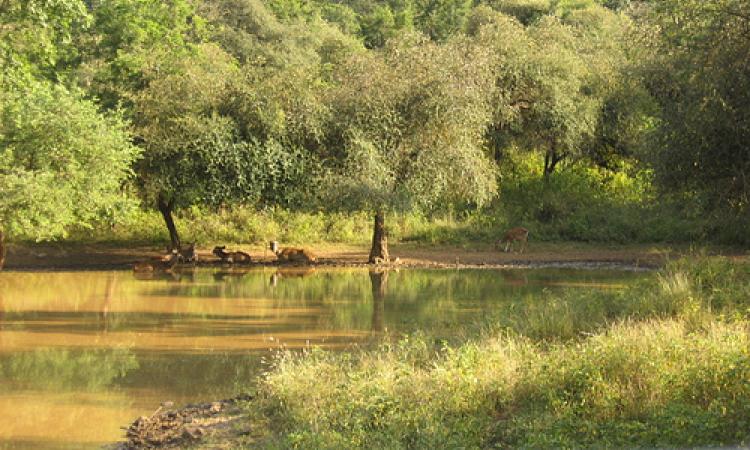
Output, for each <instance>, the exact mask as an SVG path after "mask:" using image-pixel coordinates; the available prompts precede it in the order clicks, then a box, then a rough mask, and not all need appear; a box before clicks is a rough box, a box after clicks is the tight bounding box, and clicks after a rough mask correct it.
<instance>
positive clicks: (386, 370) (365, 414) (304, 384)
mask: <svg viewBox="0 0 750 450" xmlns="http://www.w3.org/2000/svg"><path fill="white" fill-rule="evenodd" d="M543 300H544V301H543V302H542V303H540V302H536V305H535V306H531V302H529V305H521V306H520V307H517V308H518V309H516V310H515V311H510V310H506V311H499V312H498V315H497V317H494V318H488V319H487V321H486V323H485V324H484V326H483V327H481V328H480V329H481V331H478V332H476V333H475V334H474V336H473V337H470V338H468V339H466V340H465V341H464V342H463V343H459V344H455V345H448V344H445V343H444V342H442V343H436V342H438V341H436V340H435V339H433V338H431V337H430V336H427V335H424V334H420V333H417V334H413V335H409V336H405V337H403V338H401V339H398V340H385V341H384V343H383V344H382V345H380V346H379V347H378V348H376V349H373V350H360V351H355V352H350V353H335V352H325V351H321V350H313V351H310V352H307V353H305V354H302V355H300V354H295V353H280V354H279V355H278V356H277V357H276V359H275V360H274V364H273V367H272V368H271V369H270V370H269V371H268V372H267V373H266V374H265V375H264V376H263V377H261V378H260V379H259V381H258V388H257V389H258V396H257V398H256V400H255V401H253V402H252V403H251V404H250V405H249V411H251V412H250V413H249V416H250V417H251V418H253V419H254V420H256V421H257V423H262V424H265V425H264V430H265V438H264V440H263V441H262V442H263V445H264V446H265V447H266V448H304V449H307V448H310V449H313V448H315V449H326V448H330V449H338V448H362V449H366V448H385V449H402V448H404V449H405V448H418V449H422V448H438V449H443V448H445V449H449V448H450V449H453V448H519V447H521V448H523V447H532V448H576V447H684V446H718V445H745V444H748V443H750V321H748V318H749V317H750V268H749V267H748V265H747V264H742V263H736V262H732V261H729V260H727V259H723V258H706V257H695V258H693V259H692V260H689V259H684V260H680V261H677V262H674V263H672V264H670V265H669V266H668V267H667V268H666V269H665V270H664V271H662V272H660V273H659V274H656V275H655V276H654V277H652V278H650V279H648V280H646V281H643V282H641V283H639V284H636V285H634V286H632V287H630V288H627V289H624V290H622V291H619V292H600V293H597V294H594V295H590V296H587V295H586V294H580V293H571V292H564V293H561V294H559V295H557V294H555V295H553V294H548V296H547V298H545V299H543ZM542 305H544V307H542ZM509 316H513V317H509ZM503 318H504V319H503ZM249 420H250V419H249ZM255 445H257V443H256V444H255Z"/></svg>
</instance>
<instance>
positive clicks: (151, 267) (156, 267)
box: [133, 249, 181, 273]
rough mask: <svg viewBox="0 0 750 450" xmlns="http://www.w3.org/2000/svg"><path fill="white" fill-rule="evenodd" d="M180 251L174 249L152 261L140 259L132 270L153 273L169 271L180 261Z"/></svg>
mask: <svg viewBox="0 0 750 450" xmlns="http://www.w3.org/2000/svg"><path fill="white" fill-rule="evenodd" d="M180 257H181V256H180V252H178V251H177V250H176V249H175V250H172V253H171V254H169V255H166V256H163V257H161V258H157V259H154V260H152V261H142V262H138V263H135V264H134V265H133V272H138V273H153V272H170V271H171V270H172V269H174V267H175V266H176V265H177V263H178V262H179V261H180Z"/></svg>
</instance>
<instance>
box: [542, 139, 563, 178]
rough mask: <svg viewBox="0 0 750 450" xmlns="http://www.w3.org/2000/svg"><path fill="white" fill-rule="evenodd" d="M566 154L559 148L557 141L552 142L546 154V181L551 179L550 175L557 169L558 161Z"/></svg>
mask: <svg viewBox="0 0 750 450" xmlns="http://www.w3.org/2000/svg"><path fill="white" fill-rule="evenodd" d="M563 157H564V155H562V154H560V153H559V152H558V150H557V143H556V142H552V143H550V146H549V148H548V149H547V152H546V153H545V154H544V181H545V182H546V181H547V180H549V177H550V175H552V173H553V172H554V171H555V167H557V163H559V162H560V161H562V160H563Z"/></svg>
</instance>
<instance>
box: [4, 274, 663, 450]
mask: <svg viewBox="0 0 750 450" xmlns="http://www.w3.org/2000/svg"><path fill="white" fill-rule="evenodd" d="M645 276H648V275H647V274H644V273H635V272H627V271H613V270H571V269H540V270H460V271H457V270H427V269H410V270H401V271H398V272H393V271H392V272H390V273H389V274H388V275H382V274H375V273H369V272H368V271H367V270H366V269H339V270H306V269H299V268H298V269H284V270H276V269H274V268H262V269H252V270H246V271H241V270H224V269H222V270H216V269H213V270H209V269H198V270H192V271H183V272H181V273H178V274H175V275H161V276H159V275H157V276H146V277H136V276H135V275H134V274H133V273H132V272H130V271H109V272H93V271H88V272H0V449H4V448H34V449H53V448H54V449H62V448H66V449H67V448H70V449H81V448H99V447H100V446H102V445H103V444H106V443H111V442H114V441H117V440H119V439H120V438H121V437H122V430H121V427H122V426H124V425H127V424H128V423H130V422H131V421H132V420H133V419H134V418H136V417H138V416H141V415H149V414H151V413H153V412H154V410H155V409H156V408H157V407H158V405H159V403H160V402H162V401H174V402H175V403H176V404H177V405H180V404H184V403H192V402H202V401H210V400H215V399H219V398H226V397H229V396H232V395H235V394H238V393H240V392H242V391H243V390H245V389H247V387H248V386H250V385H251V384H252V381H253V379H254V377H256V376H257V375H258V374H259V373H260V372H261V371H262V370H264V368H265V367H266V366H265V362H264V361H266V360H267V359H268V357H269V355H270V353H269V352H270V351H273V350H274V349H278V348H291V349H297V348H303V347H307V346H323V347H326V348H331V349H337V350H343V351H345V350H346V348H347V347H349V346H350V345H351V344H353V343H357V344H360V345H367V344H368V343H371V342H375V341H377V340H378V339H380V338H382V336H383V335H384V334H388V335H389V336H393V335H398V334H399V333H401V332H412V331H416V330H420V329H426V330H429V331H430V332H431V333H434V334H436V335H438V336H440V335H445V336H446V337H449V336H451V335H454V334H455V333H457V332H458V331H459V330H461V329H462V328H463V327H465V326H466V325H467V324H470V323H472V322H476V321H477V320H479V319H482V318H484V317H486V316H487V314H488V313H490V312H491V311H493V310H494V309H496V308H497V307H498V305H499V304H501V303H507V302H514V301H519V299H524V301H528V299H529V298H533V297H539V298H540V300H539V301H543V299H542V298H543V293H544V292H545V291H547V290H559V289H618V288H622V287H623V286H625V285H627V284H628V283H631V282H633V281H634V280H636V279H638V278H641V277H645Z"/></svg>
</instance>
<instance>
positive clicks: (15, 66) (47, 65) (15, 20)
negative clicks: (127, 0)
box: [0, 0, 90, 85]
mask: <svg viewBox="0 0 750 450" xmlns="http://www.w3.org/2000/svg"><path fill="white" fill-rule="evenodd" d="M89 22H90V17H89V15H88V13H87V11H86V6H85V4H84V3H83V1H81V0H27V1H10V2H5V3H3V5H2V7H0V83H2V84H3V85H9V84H12V83H21V84H23V83H24V82H25V81H29V79H32V78H44V79H47V80H57V79H59V78H64V77H65V76H66V72H67V71H68V70H70V68H71V67H70V65H72V64H73V62H74V60H75V58H76V56H77V53H78V52H77V49H76V47H75V46H74V45H73V42H72V38H73V35H74V30H76V29H80V28H85V27H87V26H88V24H89Z"/></svg>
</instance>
